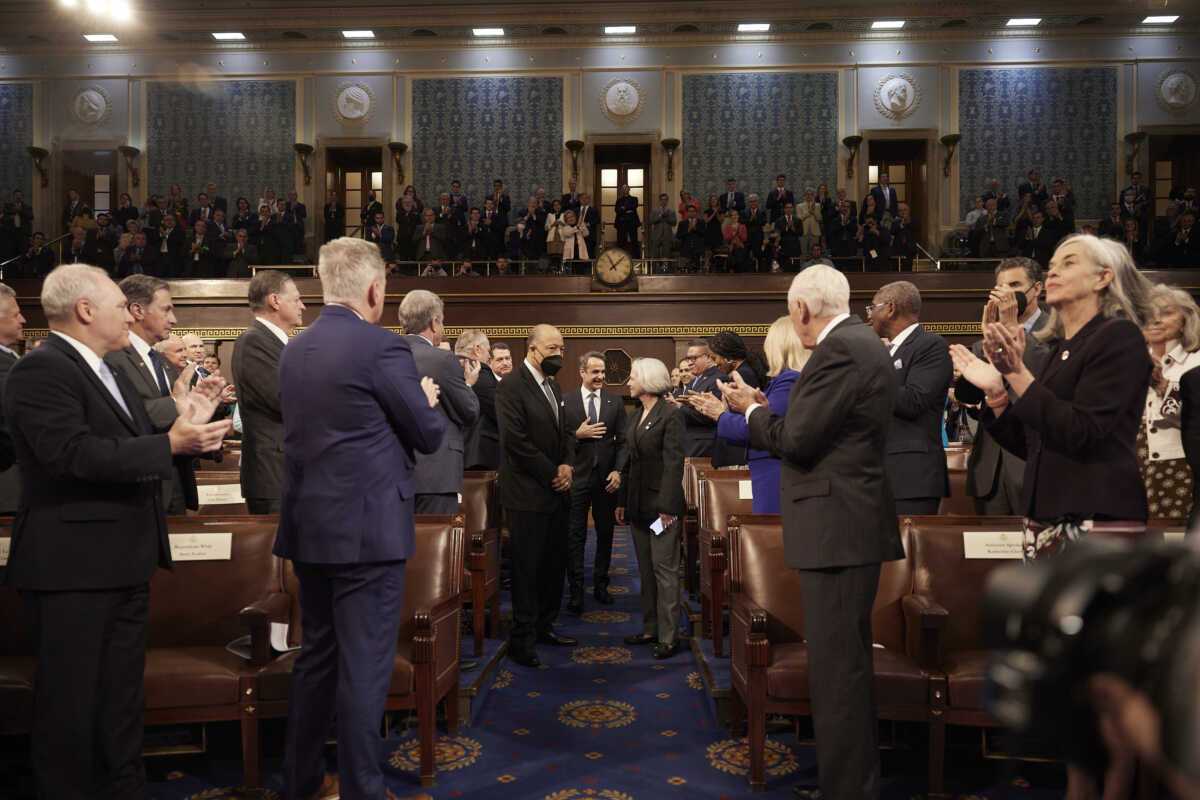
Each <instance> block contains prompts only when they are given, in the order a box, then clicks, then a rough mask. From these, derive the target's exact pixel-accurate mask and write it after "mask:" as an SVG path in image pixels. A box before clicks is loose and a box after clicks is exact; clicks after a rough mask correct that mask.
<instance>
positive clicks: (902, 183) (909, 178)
mask: <svg viewBox="0 0 1200 800" xmlns="http://www.w3.org/2000/svg"><path fill="white" fill-rule="evenodd" d="M926 159H927V156H926V143H925V140H924V139H891V140H889V139H884V140H877V141H872V142H871V151H870V157H869V160H868V162H867V184H868V186H867V190H868V191H870V188H871V187H872V186H875V185H876V184H877V183H879V175H880V173H882V172H886V173H887V176H888V182H889V183H890V184H891V185H892V187H893V188H894V189H895V190H896V200H897V202H900V203H905V204H906V205H907V206H908V207H909V211H910V212H911V213H912V217H913V219H914V220H916V221H917V222H918V223H919V224H920V225H921V230H922V231H925V232H928V231H929V230H930V229H931V227H932V222H933V221H932V220H928V219H921V217H922V216H924V212H925V208H926V200H927V198H928V194H929V190H928V186H929V184H928V181H929V174H928V172H929V170H928V165H927V163H926ZM922 238H925V237H922Z"/></svg>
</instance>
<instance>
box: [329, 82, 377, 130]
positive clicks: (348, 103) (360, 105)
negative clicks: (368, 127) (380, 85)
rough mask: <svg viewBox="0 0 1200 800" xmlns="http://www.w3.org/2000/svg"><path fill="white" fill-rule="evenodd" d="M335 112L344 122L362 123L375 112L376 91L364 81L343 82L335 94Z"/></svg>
mask: <svg viewBox="0 0 1200 800" xmlns="http://www.w3.org/2000/svg"><path fill="white" fill-rule="evenodd" d="M333 114H334V116H335V117H337V118H338V119H339V120H340V121H342V122H345V123H350V124H354V125H361V124H362V123H364V122H366V121H367V120H369V119H371V117H372V116H373V115H374V114H375V92H374V91H372V89H371V87H370V86H367V85H366V84H363V83H343V84H342V85H341V86H339V87H338V88H337V91H336V92H334V94H333Z"/></svg>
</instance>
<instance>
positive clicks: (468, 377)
mask: <svg viewBox="0 0 1200 800" xmlns="http://www.w3.org/2000/svg"><path fill="white" fill-rule="evenodd" d="M479 369H480V367H479V362H478V361H476V360H475V359H473V358H468V359H467V360H465V361H463V380H465V381H466V382H467V386H474V385H475V381H477V380H479Z"/></svg>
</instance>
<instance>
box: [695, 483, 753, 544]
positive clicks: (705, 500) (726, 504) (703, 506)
mask: <svg viewBox="0 0 1200 800" xmlns="http://www.w3.org/2000/svg"><path fill="white" fill-rule="evenodd" d="M698 475H699V481H698V483H697V485H698V487H699V492H700V493H699V496H698V498H697V506H696V516H697V520H698V521H699V528H700V530H709V531H716V532H719V533H724V532H725V527H726V524H727V521H728V519H729V515H730V514H750V513H752V512H753V511H754V503H753V501H751V500H750V499H749V498H747V499H745V500H743V499H741V496H740V494H741V485H742V481H746V482H747V483H749V482H750V470H748V469H705V470H700V471H699V473H698Z"/></svg>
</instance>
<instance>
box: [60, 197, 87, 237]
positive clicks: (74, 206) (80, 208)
mask: <svg viewBox="0 0 1200 800" xmlns="http://www.w3.org/2000/svg"><path fill="white" fill-rule="evenodd" d="M91 216H92V209H91V208H89V207H88V204H87V203H85V202H83V201H82V200H81V199H80V198H79V192H77V191H75V190H74V189H68V190H67V204H66V205H65V206H63V212H62V226H63V231H64V232H65V231H67V230H69V229H70V227H71V226H72V225H74V224H75V220H76V219H78V218H79V217H91Z"/></svg>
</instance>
